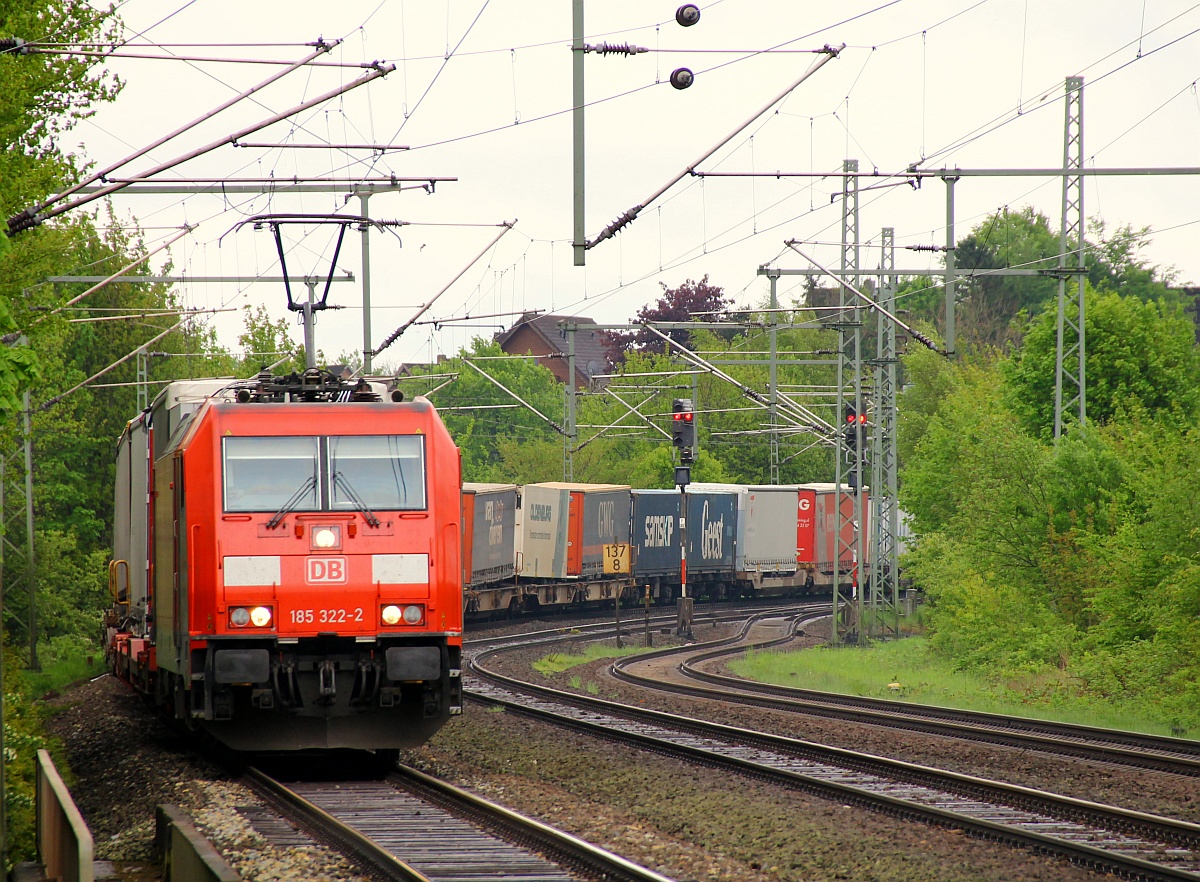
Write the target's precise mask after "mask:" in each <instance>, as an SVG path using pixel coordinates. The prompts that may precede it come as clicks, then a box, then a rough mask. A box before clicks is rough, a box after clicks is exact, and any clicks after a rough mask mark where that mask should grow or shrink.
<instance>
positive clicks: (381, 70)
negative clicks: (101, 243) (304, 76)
mask: <svg viewBox="0 0 1200 882" xmlns="http://www.w3.org/2000/svg"><path fill="white" fill-rule="evenodd" d="M393 70H395V65H380V66H378V67H376V68H375V69H373V70H371V71H369V72H368V73H366V74H364V75H363V76H361V77H358V78H357V79H355V80H352V81H350V82H349V83H346V84H343V85H341V86H338V87H337V88H334V89H331V90H329V91H328V92H324V93H322V94H321V95H318V96H317V97H316V98H311V99H309V100H308V101H304V102H302V103H300V104H298V105H296V106H295V107H292V108H289V109H288V110H285V111H282V112H281V113H276V114H274V115H272V116H270V117H268V118H267V119H265V120H262V121H260V122H257V123H253V124H252V125H250V126H247V127H246V128H244V129H240V130H239V131H237V132H235V133H234V134H232V135H228V136H226V137H224V138H220V139H218V140H216V141H212V142H210V143H208V144H206V145H204V146H203V147H198V148H196V149H195V150H190V151H188V152H187V153H185V154H183V155H182V156H177V157H175V158H174V159H170V160H168V161H166V162H163V163H160V164H159V165H157V166H155V167H154V168H152V169H149V170H147V171H145V172H143V173H142V174H140V175H138V176H137V177H136V178H135V179H130V181H127V182H124V183H115V184H108V185H105V186H102V187H100V188H99V189H97V190H94V191H92V192H91V193H88V194H86V195H84V196H81V197H79V198H78V199H74V200H72V201H70V202H67V203H65V204H62V205H58V206H57V207H55V208H50V209H49V210H45V211H40V210H35V209H26V210H25V211H24V212H21V214H19V215H17V217H18V218H24V219H26V220H28V222H29V225H32V224H33V223H40V222H41V221H43V220H48V219H49V218H52V217H57V216H58V215H60V214H64V213H66V212H68V211H70V210H72V209H74V208H78V207H80V206H82V205H86V204H87V203H89V202H93V201H95V200H96V199H99V198H101V197H102V196H107V195H109V194H110V193H115V192H117V191H118V190H121V189H124V188H125V187H127V186H129V183H130V182H131V181H132V180H141V179H145V178H150V177H153V176H154V175H156V174H160V173H162V172H164V171H167V170H169V169H172V168H174V167H175V166H177V165H182V164H183V163H185V162H187V161H188V160H190V159H195V158H196V157H199V156H203V155H204V154H205V153H209V152H210V151H212V150H215V149H216V148H218V147H222V146H224V145H226V144H229V143H231V142H233V141H236V140H238V139H239V138H243V137H245V136H246V135H250V134H253V133H254V132H257V131H259V130H261V129H265V128H266V127H267V126H270V125H273V124H274V123H277V122H280V121H282V120H285V119H287V118H288V117H291V116H295V115H296V114H297V113H300V112H302V111H304V110H307V109H309V108H310V107H315V106H316V105H318V104H323V103H324V102H326V101H328V100H329V99H331V98H336V97H337V96H338V95H341V94H343V93H344V92H348V91H350V90H351V89H356V88H358V87H359V86H363V85H366V84H367V83H369V82H371V81H372V80H376V79H378V78H379V77H382V76H386V75H387V74H389V73H391V72H392V71H393ZM60 198H62V197H61V196H59V197H55V199H60ZM53 201H54V200H52V201H51V202H49V203H44V204H43V206H42V207H43V208H46V207H47V206H48V205H51V204H53ZM9 226H10V229H11V228H12V226H13V221H12V220H10V221H9ZM18 228H22V227H21V226H18Z"/></svg>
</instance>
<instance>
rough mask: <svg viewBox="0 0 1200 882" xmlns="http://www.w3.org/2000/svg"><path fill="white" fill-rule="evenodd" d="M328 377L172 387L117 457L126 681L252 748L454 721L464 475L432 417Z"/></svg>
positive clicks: (403, 743) (110, 642) (356, 738)
mask: <svg viewBox="0 0 1200 882" xmlns="http://www.w3.org/2000/svg"><path fill="white" fill-rule="evenodd" d="M380 388H381V387H376V386H372V385H371V384H368V383H365V382H359V383H357V384H349V383H344V382H342V381H341V380H339V379H337V378H335V377H333V376H332V375H331V374H329V373H327V372H322V371H318V370H309V371H306V372H305V373H304V374H303V375H296V374H293V375H291V376H290V377H286V378H275V377H272V376H270V375H268V374H263V375H260V376H259V377H258V378H256V379H255V380H253V381H249V382H236V381H234V382H230V381H228V380H226V381H212V380H206V381H195V382H176V383H172V384H170V385H169V386H168V387H167V388H166V390H164V391H163V393H162V394H160V395H159V396H158V398H157V399H156V401H155V403H154V405H153V406H152V407H151V408H149V409H148V410H147V411H145V412H144V413H142V414H140V415H139V416H138V417H136V418H135V419H133V420H131V421H130V423H129V424H128V426H127V427H126V430H125V432H124V434H123V435H122V437H121V441H120V444H119V446H118V454H117V492H116V524H115V527H116V530H115V554H114V559H113V561H112V563H111V564H110V568H109V574H110V587H111V589H112V592H113V596H114V605H113V607H112V609H111V610H110V611H109V613H108V616H107V621H106V626H107V652H108V658H109V662H110V665H111V667H112V668H113V670H114V672H115V673H116V674H117V675H118V676H120V677H122V678H123V679H125V680H126V681H127V682H129V683H130V684H131V685H133V686H134V687H135V688H137V689H139V690H141V691H143V692H145V693H147V694H148V695H150V696H152V697H153V699H154V701H155V702H156V703H157V704H159V705H161V706H163V708H164V709H165V710H166V711H167V712H168V713H169V714H170V715H172V716H174V717H175V718H176V719H178V720H180V721H183V722H184V723H186V724H187V725H189V726H192V727H196V728H203V729H205V730H206V731H208V732H209V733H211V734H212V735H213V736H215V737H216V738H217V739H218V740H220V741H222V742H223V743H225V744H226V745H228V746H230V747H232V748H234V749H236V750H245V751H275V750H302V749H310V748H317V749H327V748H359V749H370V750H376V751H392V750H396V749H399V748H403V747H411V746H414V745H417V744H420V743H422V742H423V741H425V740H426V739H428V738H429V737H430V736H431V735H432V734H433V733H434V732H435V731H436V730H437V729H438V728H439V727H440V726H441V725H442V724H443V723H445V722H446V720H447V719H448V718H449V717H450V716H451V715H453V714H457V713H461V710H462V691H461V679H460V657H461V651H462V608H463V604H462V565H461V548H460V511H461V503H460V496H459V493H460V487H461V473H460V466H459V454H458V449H457V448H456V447H455V445H454V442H453V441H452V440H451V438H450V436H449V434H448V433H447V431H446V428H445V426H444V425H443V424H442V421H441V420H440V418H439V417H438V415H437V412H436V411H435V410H434V408H433V405H431V404H430V403H429V402H428V401H426V400H425V399H423V398H418V399H416V400H415V401H412V402H399V401H390V400H389V401H385V400H383V396H382V395H381V394H380V391H379V389H380Z"/></svg>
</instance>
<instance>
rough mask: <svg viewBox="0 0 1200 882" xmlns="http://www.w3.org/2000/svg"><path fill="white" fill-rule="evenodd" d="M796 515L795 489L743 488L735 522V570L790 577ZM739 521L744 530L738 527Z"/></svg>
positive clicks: (796, 533)
mask: <svg viewBox="0 0 1200 882" xmlns="http://www.w3.org/2000/svg"><path fill="white" fill-rule="evenodd" d="M798 512H799V492H798V490H797V489H796V488H795V487H778V486H754V487H747V488H746V499H745V505H744V509H743V511H742V516H741V518H740V519H739V529H738V534H739V535H738V539H739V541H738V558H739V563H738V569H739V570H743V571H755V572H760V573H794V572H795V571H796V539H797V535H798V532H799V525H798ZM743 520H744V521H745V528H744V529H742V528H741V523H740V521H743Z"/></svg>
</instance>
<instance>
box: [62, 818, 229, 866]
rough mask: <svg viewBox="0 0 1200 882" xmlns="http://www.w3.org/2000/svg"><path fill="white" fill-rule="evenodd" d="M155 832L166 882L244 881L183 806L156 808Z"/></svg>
mask: <svg viewBox="0 0 1200 882" xmlns="http://www.w3.org/2000/svg"><path fill="white" fill-rule="evenodd" d="M154 831H155V836H154V839H155V844H156V846H157V847H158V855H159V858H160V860H161V862H162V866H163V882H241V880H242V877H241V876H239V875H238V874H237V871H236V870H234V869H233V867H231V866H230V865H229V863H228V862H227V861H226V860H225V858H223V857H221V855H220V854H218V853H217V850H216V849H214V848H213V847H212V844H211V843H209V841H208V840H207V839H205V838H204V837H203V836H202V835H201V834H200V831H199V830H197V829H196V825H195V824H193V823H192V819H191V817H190V816H189V815H188V814H187V812H185V811H184V810H183V809H181V808H179V806H175V805H160V806H156V807H155V810H154ZM64 882H66V880H64Z"/></svg>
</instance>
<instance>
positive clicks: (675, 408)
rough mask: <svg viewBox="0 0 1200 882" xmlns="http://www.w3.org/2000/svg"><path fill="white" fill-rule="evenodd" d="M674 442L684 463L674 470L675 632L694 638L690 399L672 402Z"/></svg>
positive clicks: (693, 433)
mask: <svg viewBox="0 0 1200 882" xmlns="http://www.w3.org/2000/svg"><path fill="white" fill-rule="evenodd" d="M671 443H672V444H673V445H674V446H675V447H677V448H679V461H680V463H681V465H678V466H676V467H675V483H676V484H678V485H679V615H678V618H677V620H676V626H675V633H676V634H678V635H679V636H680V637H691V636H692V608H693V605H694V599H693V598H692V597H689V596H688V589H687V488H688V484H690V483H691V480H692V463H693V462H694V461H695V459H696V412H695V408H694V407H693V405H692V399H690V398H676V399H675V400H674V401H673V402H671Z"/></svg>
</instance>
